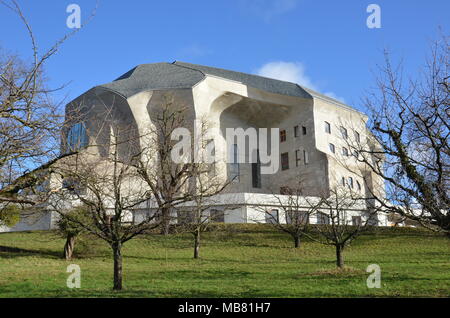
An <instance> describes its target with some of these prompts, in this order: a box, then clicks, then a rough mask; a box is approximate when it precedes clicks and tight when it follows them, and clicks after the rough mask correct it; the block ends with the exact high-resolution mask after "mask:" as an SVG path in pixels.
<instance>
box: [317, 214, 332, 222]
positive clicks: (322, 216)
mask: <svg viewBox="0 0 450 318" xmlns="http://www.w3.org/2000/svg"><path fill="white" fill-rule="evenodd" d="M317 224H330V218H329V217H328V215H326V214H325V213H321V212H319V213H318V214H317Z"/></svg>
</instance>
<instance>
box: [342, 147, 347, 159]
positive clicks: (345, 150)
mask: <svg viewBox="0 0 450 318" xmlns="http://www.w3.org/2000/svg"><path fill="white" fill-rule="evenodd" d="M342 155H343V156H345V157H348V149H347V148H346V147H342Z"/></svg>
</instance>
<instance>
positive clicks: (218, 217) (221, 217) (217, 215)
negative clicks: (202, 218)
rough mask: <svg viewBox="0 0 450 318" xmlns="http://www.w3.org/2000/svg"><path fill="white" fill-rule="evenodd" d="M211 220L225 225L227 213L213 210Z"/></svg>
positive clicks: (210, 214) (210, 213)
mask: <svg viewBox="0 0 450 318" xmlns="http://www.w3.org/2000/svg"><path fill="white" fill-rule="evenodd" d="M209 220H210V221H211V222H218V223H223V222H225V213H224V212H223V211H220V210H216V209H211V211H210V212H209Z"/></svg>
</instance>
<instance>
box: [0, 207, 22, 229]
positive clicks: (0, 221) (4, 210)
mask: <svg viewBox="0 0 450 318" xmlns="http://www.w3.org/2000/svg"><path fill="white" fill-rule="evenodd" d="M21 210H22V209H21V208H20V207H19V206H18V205H16V204H4V205H3V207H0V225H4V226H8V227H11V226H14V225H16V224H17V223H18V222H19V220H20V211H21Z"/></svg>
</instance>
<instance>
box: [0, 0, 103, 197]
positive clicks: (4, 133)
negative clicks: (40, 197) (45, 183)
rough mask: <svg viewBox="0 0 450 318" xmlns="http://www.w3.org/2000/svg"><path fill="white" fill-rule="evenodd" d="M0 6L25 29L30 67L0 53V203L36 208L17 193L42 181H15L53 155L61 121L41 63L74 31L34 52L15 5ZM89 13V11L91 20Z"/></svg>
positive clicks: (5, 0)
mask: <svg viewBox="0 0 450 318" xmlns="http://www.w3.org/2000/svg"><path fill="white" fill-rule="evenodd" d="M0 4H1V5H4V6H5V7H7V8H9V9H10V10H11V12H13V14H15V15H17V16H18V17H19V19H20V20H21V21H22V23H23V25H24V26H25V28H26V30H27V32H28V35H29V39H30V43H31V53H32V62H31V63H27V62H24V60H22V59H21V58H20V57H19V56H17V55H15V54H11V53H8V52H7V51H6V50H4V49H0V201H3V202H14V203H20V204H36V203H37V202H35V201H33V199H31V198H30V197H28V198H25V197H23V196H21V195H20V190H21V189H23V188H30V187H31V186H32V184H35V183H36V182H38V181H42V179H41V178H39V177H38V175H37V174H28V175H27V176H24V177H22V178H21V179H20V180H18V181H19V182H15V180H16V178H17V177H19V176H22V175H23V174H24V173H26V172H27V171H29V169H32V168H33V167H36V166H40V165H42V164H43V163H45V162H48V161H49V160H52V159H54V158H56V157H58V155H59V152H58V150H59V146H58V142H59V131H60V127H61V124H62V120H61V119H62V116H61V112H60V111H59V104H58V103H54V102H53V101H52V99H51V96H50V95H51V93H52V92H54V91H55V90H57V89H61V88H62V87H60V88H57V89H50V88H49V87H47V79H46V77H45V76H44V71H43V69H44V66H45V63H46V62H47V61H48V59H50V58H51V57H52V56H53V55H54V54H56V53H57V52H58V50H59V49H60V47H61V45H62V44H63V43H64V42H65V41H66V40H67V39H68V38H69V37H71V36H72V35H74V34H75V33H76V32H78V31H79V30H80V29H75V30H73V31H71V32H69V33H67V34H66V35H64V36H63V37H62V38H61V39H59V40H57V41H56V42H55V43H54V44H53V45H52V46H51V47H50V48H49V49H48V50H47V51H45V52H42V53H41V52H40V51H39V50H38V44H37V41H36V38H35V36H34V33H33V31H32V28H31V25H30V24H29V22H28V20H27V18H26V17H25V15H24V14H23V11H22V9H21V7H20V6H19V3H18V2H17V1H15V0H1V1H0ZM94 14H95V10H94V12H93V13H92V15H91V17H90V18H89V19H88V21H89V20H90V19H91V18H92V17H93V15H94Z"/></svg>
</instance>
